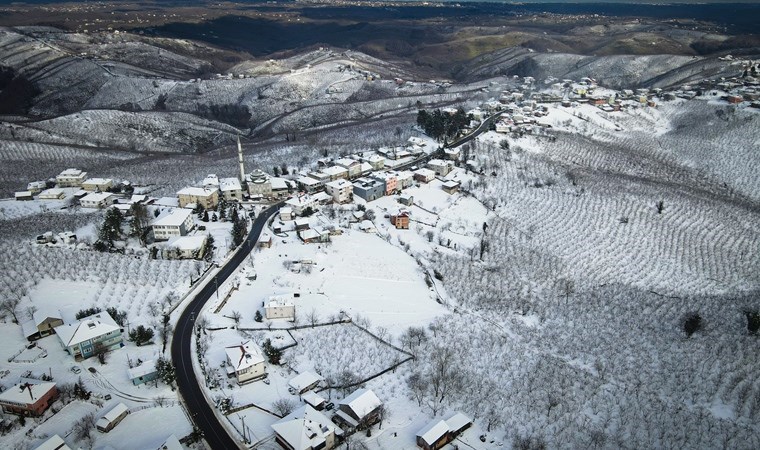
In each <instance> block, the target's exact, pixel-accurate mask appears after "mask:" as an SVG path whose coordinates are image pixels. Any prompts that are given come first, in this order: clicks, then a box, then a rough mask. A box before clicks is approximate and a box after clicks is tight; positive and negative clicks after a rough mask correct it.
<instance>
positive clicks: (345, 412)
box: [333, 389, 383, 429]
mask: <svg viewBox="0 0 760 450" xmlns="http://www.w3.org/2000/svg"><path fill="white" fill-rule="evenodd" d="M382 406H383V402H381V401H380V399H379V398H377V395H375V393H374V392H372V391H371V390H370V389H358V390H356V391H354V393H353V394H351V395H349V396H348V397H346V398H344V399H343V400H341V401H340V402H339V403H338V409H337V411H336V412H335V417H334V418H333V419H335V420H337V421H338V422H342V423H344V424H345V425H348V426H350V427H351V428H358V429H362V428H368V427H370V426H372V425H374V424H375V423H377V422H379V421H380V414H381V413H382V411H381V410H382Z"/></svg>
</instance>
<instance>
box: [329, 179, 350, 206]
mask: <svg viewBox="0 0 760 450" xmlns="http://www.w3.org/2000/svg"><path fill="white" fill-rule="evenodd" d="M325 192H327V193H328V194H329V195H330V196H332V199H333V201H334V202H335V203H346V202H350V201H351V200H352V199H353V193H354V186H353V185H352V184H351V183H350V182H349V181H347V180H342V179H341V180H335V181H331V182H329V183H327V184H326V185H325Z"/></svg>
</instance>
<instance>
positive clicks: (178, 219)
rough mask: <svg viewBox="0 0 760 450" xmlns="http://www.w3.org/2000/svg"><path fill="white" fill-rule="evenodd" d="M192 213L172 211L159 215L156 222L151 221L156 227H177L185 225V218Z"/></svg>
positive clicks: (180, 210) (181, 210)
mask: <svg viewBox="0 0 760 450" xmlns="http://www.w3.org/2000/svg"><path fill="white" fill-rule="evenodd" d="M192 213H193V212H192V211H191V210H189V209H182V208H177V209H172V210H171V211H169V212H167V213H165V214H161V215H160V216H158V218H156V220H154V221H153V225H154V226H155V225H158V226H168V227H178V226H180V225H182V224H183V223H185V221H186V220H187V218H188V217H189V216H190V215H191V214H192Z"/></svg>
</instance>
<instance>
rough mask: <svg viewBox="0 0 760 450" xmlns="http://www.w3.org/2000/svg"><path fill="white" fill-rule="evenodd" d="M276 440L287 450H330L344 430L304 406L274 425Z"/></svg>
mask: <svg viewBox="0 0 760 450" xmlns="http://www.w3.org/2000/svg"><path fill="white" fill-rule="evenodd" d="M272 430H274V433H275V440H276V441H277V443H278V444H280V446H281V447H283V448H285V449H287V450H329V449H331V448H334V447H335V443H336V442H335V441H336V436H341V435H342V434H343V430H341V429H340V428H338V427H337V426H336V425H335V424H334V423H333V422H332V421H330V419H328V418H327V417H326V416H325V415H324V414H322V413H321V412H319V411H317V410H316V409H314V408H312V407H311V406H309V405H304V406H302V407H301V408H298V409H296V410H295V411H293V412H292V413H290V414H288V415H287V416H285V417H283V418H282V419H280V420H279V421H277V422H275V423H273V424H272Z"/></svg>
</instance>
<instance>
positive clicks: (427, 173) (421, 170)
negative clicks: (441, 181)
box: [414, 169, 435, 177]
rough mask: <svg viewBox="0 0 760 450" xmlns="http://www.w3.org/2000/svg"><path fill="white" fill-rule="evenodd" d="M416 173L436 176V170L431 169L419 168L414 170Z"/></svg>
mask: <svg viewBox="0 0 760 450" xmlns="http://www.w3.org/2000/svg"><path fill="white" fill-rule="evenodd" d="M414 173H415V174H416V175H422V176H423V177H434V176H435V172H433V171H432V170H430V169H417V170H415V171H414Z"/></svg>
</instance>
